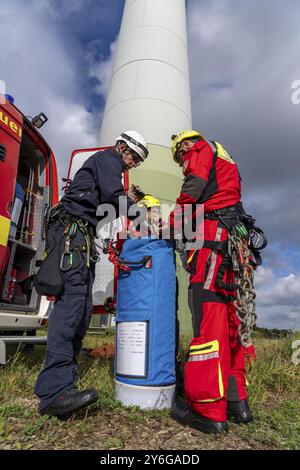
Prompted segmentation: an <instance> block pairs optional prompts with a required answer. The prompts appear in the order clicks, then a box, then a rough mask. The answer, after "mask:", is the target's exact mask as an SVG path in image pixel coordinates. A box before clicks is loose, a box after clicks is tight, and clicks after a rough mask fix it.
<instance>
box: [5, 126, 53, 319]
mask: <svg viewBox="0 0 300 470" xmlns="http://www.w3.org/2000/svg"><path fill="white" fill-rule="evenodd" d="M45 168H46V158H45V156H44V155H43V153H42V152H41V151H40V150H39V149H38V148H37V146H36V144H35V143H34V142H33V141H32V140H30V138H29V137H28V136H26V134H23V138H22V142H21V147H20V157H19V166H18V173H17V178H16V188H15V198H14V203H13V207H12V210H11V224H10V234H9V241H8V245H7V247H6V253H5V261H4V265H3V268H2V274H1V277H0V279H1V280H0V308H1V310H16V306H18V307H21V308H22V310H23V311H24V310H26V311H30V312H35V311H36V312H37V311H38V306H39V296H38V295H37V293H36V292H35V289H34V288H33V285H32V279H33V275H34V274H35V273H36V271H37V268H38V264H39V260H41V259H42V253H43V250H44V237H43V232H44V231H43V220H44V214H45V208H46V207H47V206H48V202H49V191H48V188H47V187H46V184H45Z"/></svg>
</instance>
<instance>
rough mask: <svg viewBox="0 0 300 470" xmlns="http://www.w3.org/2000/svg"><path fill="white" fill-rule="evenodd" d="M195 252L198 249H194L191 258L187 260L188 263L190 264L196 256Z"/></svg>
mask: <svg viewBox="0 0 300 470" xmlns="http://www.w3.org/2000/svg"><path fill="white" fill-rule="evenodd" d="M195 253H196V251H193V253H192V254H191V256H190V257H189V259H188V260H187V264H190V263H191V262H192V259H193V258H194V255H195Z"/></svg>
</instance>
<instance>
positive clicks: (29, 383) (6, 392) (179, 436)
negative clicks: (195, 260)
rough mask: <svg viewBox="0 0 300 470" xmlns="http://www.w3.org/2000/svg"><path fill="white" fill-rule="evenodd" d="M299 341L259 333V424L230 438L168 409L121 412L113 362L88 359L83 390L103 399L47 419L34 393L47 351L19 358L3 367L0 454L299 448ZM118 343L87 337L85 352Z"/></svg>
mask: <svg viewBox="0 0 300 470" xmlns="http://www.w3.org/2000/svg"><path fill="white" fill-rule="evenodd" d="M296 339H300V333H296V334H294V335H287V336H284V337H279V338H277V337H276V338H273V337H269V334H268V332H256V334H255V346H256V349H257V362H256V364H255V366H254V367H253V368H252V370H249V373H248V381H249V396H250V403H251V407H252V409H253V411H254V415H255V421H254V422H253V423H252V424H250V425H248V426H244V425H236V424H230V431H229V433H228V434H226V435H223V436H217V437H215V436H208V435H204V434H202V433H200V432H199V431H196V430H192V429H189V428H184V427H182V426H180V425H179V424H177V423H176V422H174V421H173V420H172V419H171V418H170V414H169V412H168V411H141V410H139V409H138V408H124V407H122V406H121V405H120V403H118V402H116V401H115V399H114V392H113V361H111V360H105V359H100V360H93V359H91V358H89V357H87V356H85V355H81V357H80V376H81V384H80V385H81V386H82V387H86V386H93V387H95V388H98V389H99V390H100V394H101V396H100V399H99V401H98V402H97V403H96V404H95V405H93V406H92V407H91V408H90V409H89V410H87V411H85V412H82V413H81V414H79V415H76V416H74V417H72V418H71V419H69V420H68V421H59V420H58V419H56V418H51V419H49V418H48V417H45V416H43V417H41V416H40V415H39V413H38V401H37V399H36V398H35V397H34V396H33V393H32V390H33V385H34V382H35V378H36V376H37V374H38V371H39V369H40V368H41V365H42V362H43V356H44V348H43V347H42V346H37V347H35V350H34V351H33V352H30V353H28V352H26V351H21V352H18V353H13V354H12V355H11V357H10V360H9V362H8V364H7V365H6V366H2V367H1V368H0V449H106V450H108V449H120V450H121V449H144V450H148V449H155V450H162V449H167V450H180V449H299V448H300V401H299V394H300V381H299V371H300V365H298V366H297V365H294V364H293V363H292V360H291V358H292V353H293V351H292V342H293V341H294V340H296ZM113 340H114V338H113V335H109V336H105V337H99V336H88V337H87V338H86V340H85V347H99V346H100V345H102V344H104V343H107V342H113Z"/></svg>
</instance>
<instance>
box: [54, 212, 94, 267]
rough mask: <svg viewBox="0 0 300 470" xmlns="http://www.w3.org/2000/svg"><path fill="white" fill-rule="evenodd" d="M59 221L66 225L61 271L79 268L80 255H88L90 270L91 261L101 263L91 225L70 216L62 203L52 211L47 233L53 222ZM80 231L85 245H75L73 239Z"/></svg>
mask: <svg viewBox="0 0 300 470" xmlns="http://www.w3.org/2000/svg"><path fill="white" fill-rule="evenodd" d="M54 220H59V221H60V222H62V223H63V224H64V225H65V230H64V235H65V237H66V238H65V243H64V250H63V253H62V255H61V259H60V269H61V271H63V272H66V271H69V270H70V269H76V268H78V266H79V264H80V254H81V253H86V254H87V256H86V265H87V267H88V268H90V263H91V261H92V262H94V263H96V262H97V261H99V255H98V252H97V249H96V244H95V241H94V233H93V229H92V227H91V225H89V223H88V222H87V221H84V220H82V219H78V218H77V217H74V216H72V215H71V214H68V213H67V212H66V211H65V209H64V206H63V204H62V203H58V204H57V205H56V206H54V207H53V208H52V209H51V210H50V211H49V215H48V217H47V218H46V221H45V231H47V230H48V229H49V225H50V223H51V222H52V221H54ZM77 230H79V231H80V232H81V233H82V235H83V236H84V239H85V244H83V245H74V244H73V243H72V242H73V239H74V238H75V235H76V233H77Z"/></svg>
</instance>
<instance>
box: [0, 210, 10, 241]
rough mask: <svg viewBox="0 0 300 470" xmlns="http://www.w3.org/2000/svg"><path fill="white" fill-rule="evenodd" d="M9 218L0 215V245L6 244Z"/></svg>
mask: <svg viewBox="0 0 300 470" xmlns="http://www.w3.org/2000/svg"><path fill="white" fill-rule="evenodd" d="M9 229H10V219H7V218H6V217H3V216H2V215H0V245H3V246H6V245H7V242H8V237H9Z"/></svg>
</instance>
